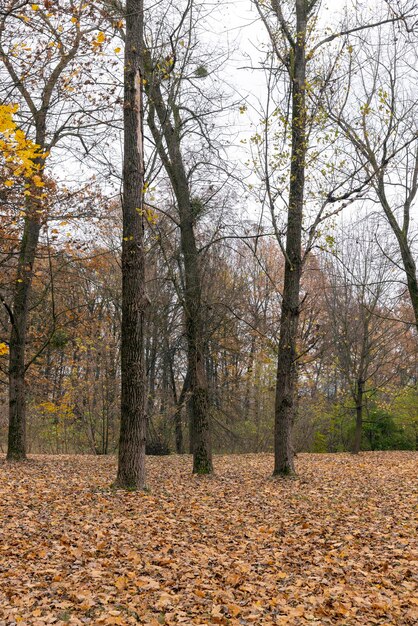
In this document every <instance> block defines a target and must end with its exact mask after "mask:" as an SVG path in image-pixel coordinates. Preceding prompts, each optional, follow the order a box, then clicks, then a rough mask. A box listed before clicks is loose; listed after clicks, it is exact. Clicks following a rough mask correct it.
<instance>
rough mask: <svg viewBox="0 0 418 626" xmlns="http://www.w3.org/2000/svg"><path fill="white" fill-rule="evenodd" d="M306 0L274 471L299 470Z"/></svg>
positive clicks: (301, 1)
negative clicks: (295, 438) (295, 436)
mask: <svg viewBox="0 0 418 626" xmlns="http://www.w3.org/2000/svg"><path fill="white" fill-rule="evenodd" d="M306 21H307V9H306V2H305V0H296V33H297V34H296V38H295V44H294V46H293V48H292V54H293V60H292V61H291V64H292V65H291V68H290V74H291V76H290V77H291V84H292V151H291V166H290V188H289V208H288V214H287V235H286V258H285V268H284V286H283V299H282V311H281V317H280V337H279V354H278V362H277V380H276V402H275V435H274V472H273V473H274V474H275V475H282V476H288V475H292V474H294V473H295V466H294V451H293V445H292V429H293V422H294V418H295V409H296V403H295V400H296V393H297V363H296V359H297V350H296V341H297V334H298V324H299V306H300V298H299V291H300V280H301V275H302V218H303V203H304V189H305V161H306V94H305V84H306V59H305V37H306Z"/></svg>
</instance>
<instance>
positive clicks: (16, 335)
mask: <svg viewBox="0 0 418 626" xmlns="http://www.w3.org/2000/svg"><path fill="white" fill-rule="evenodd" d="M42 139H43V138H42ZM36 164H37V165H38V167H39V173H40V174H42V168H43V160H42V159H39V160H37V162H36ZM38 194H39V189H37V188H36V186H35V185H32V187H31V195H30V196H28V199H27V202H26V218H25V225H24V232H23V237H22V241H21V244H20V253H19V258H18V264H17V277H16V285H15V295H14V300H13V315H12V318H11V322H12V329H11V334H10V346H9V350H10V354H9V433H8V446H7V459H8V460H9V461H24V460H25V459H26V389H25V373H26V334H27V328H28V318H29V298H30V294H31V288H32V279H33V271H34V264H35V257H36V250H37V247H38V242H39V234H40V230H41V216H42V213H41V201H40V199H39V195H38Z"/></svg>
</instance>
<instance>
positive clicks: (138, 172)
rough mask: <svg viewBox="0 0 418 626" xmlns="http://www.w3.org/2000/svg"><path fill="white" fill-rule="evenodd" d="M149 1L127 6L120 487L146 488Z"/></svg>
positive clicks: (130, 2) (131, 1) (135, 0)
mask: <svg viewBox="0 0 418 626" xmlns="http://www.w3.org/2000/svg"><path fill="white" fill-rule="evenodd" d="M143 11H144V7H143V0H127V2H126V40H125V75H124V109H123V111H124V115H123V118H124V164H123V206H122V210H123V241H122V335H121V378H122V390H121V423H120V437H119V458H118V473H117V477H116V481H115V486H116V487H119V488H122V489H143V488H144V487H145V439H146V422H147V420H146V412H145V396H146V386H145V363H144V360H145V359H144V311H145V306H146V302H147V298H146V293H145V256H144V234H143V229H144V224H143V219H144V218H143V187H144V148H143V121H142V120H143V107H142V84H143V79H142V53H143Z"/></svg>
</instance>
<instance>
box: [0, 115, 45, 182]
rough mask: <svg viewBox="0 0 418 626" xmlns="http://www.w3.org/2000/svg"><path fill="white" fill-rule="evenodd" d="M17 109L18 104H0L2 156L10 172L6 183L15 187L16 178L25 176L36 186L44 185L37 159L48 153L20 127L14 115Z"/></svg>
mask: <svg viewBox="0 0 418 626" xmlns="http://www.w3.org/2000/svg"><path fill="white" fill-rule="evenodd" d="M17 110H18V107H17V105H11V104H8V105H4V104H2V105H0V157H1V160H2V161H3V163H4V166H5V169H6V171H7V172H8V178H7V180H6V181H5V182H4V185H5V186H6V187H13V185H14V182H15V179H16V178H18V177H20V176H23V177H24V178H26V179H30V180H31V181H32V182H33V183H34V185H35V186H36V187H43V186H44V183H43V181H42V179H41V177H40V176H39V174H38V172H39V164H38V163H37V161H39V158H44V157H45V156H46V155H45V154H43V153H42V150H41V148H40V147H39V146H38V145H37V144H36V143H34V142H33V141H32V140H31V139H28V138H27V137H26V135H25V133H24V132H23V131H22V130H20V129H19V128H18V126H17V124H16V122H15V121H14V117H13V116H14V114H15V113H16V111H17Z"/></svg>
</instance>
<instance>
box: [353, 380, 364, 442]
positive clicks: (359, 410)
mask: <svg viewBox="0 0 418 626" xmlns="http://www.w3.org/2000/svg"><path fill="white" fill-rule="evenodd" d="M363 392H364V381H363V380H361V379H359V380H358V381H357V393H356V429H355V431H354V441H353V450H352V452H353V454H358V453H359V452H360V448H361V435H362V431H363Z"/></svg>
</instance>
